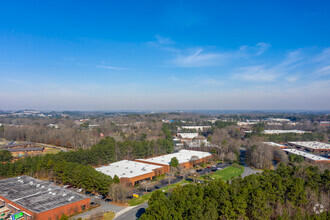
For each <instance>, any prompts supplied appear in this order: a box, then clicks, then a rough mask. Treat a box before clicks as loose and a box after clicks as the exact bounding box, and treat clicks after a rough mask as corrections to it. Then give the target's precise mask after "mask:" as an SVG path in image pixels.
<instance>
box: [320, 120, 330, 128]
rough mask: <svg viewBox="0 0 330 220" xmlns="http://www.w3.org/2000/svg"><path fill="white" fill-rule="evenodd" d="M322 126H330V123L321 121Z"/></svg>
mask: <svg viewBox="0 0 330 220" xmlns="http://www.w3.org/2000/svg"><path fill="white" fill-rule="evenodd" d="M320 125H321V126H326V127H327V126H330V121H320Z"/></svg>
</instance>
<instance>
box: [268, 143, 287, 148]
mask: <svg viewBox="0 0 330 220" xmlns="http://www.w3.org/2000/svg"><path fill="white" fill-rule="evenodd" d="M263 143H264V144H267V145H269V146H273V147H286V146H285V145H283V144H278V143H275V142H263Z"/></svg>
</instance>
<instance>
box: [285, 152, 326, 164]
mask: <svg viewBox="0 0 330 220" xmlns="http://www.w3.org/2000/svg"><path fill="white" fill-rule="evenodd" d="M284 151H285V152H287V153H292V154H295V155H300V156H303V157H304V158H305V159H307V160H308V161H309V162H314V163H330V160H329V159H328V158H325V157H320V156H317V155H315V154H310V153H307V152H304V151H300V150H296V149H284Z"/></svg>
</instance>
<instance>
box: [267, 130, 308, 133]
mask: <svg viewBox="0 0 330 220" xmlns="http://www.w3.org/2000/svg"><path fill="white" fill-rule="evenodd" d="M263 133H264V134H285V133H295V134H304V133H306V131H300V130H265V131H263Z"/></svg>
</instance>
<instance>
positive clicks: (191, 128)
mask: <svg viewBox="0 0 330 220" xmlns="http://www.w3.org/2000/svg"><path fill="white" fill-rule="evenodd" d="M181 128H183V129H187V130H196V131H204V130H205V129H209V128H211V126H181Z"/></svg>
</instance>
